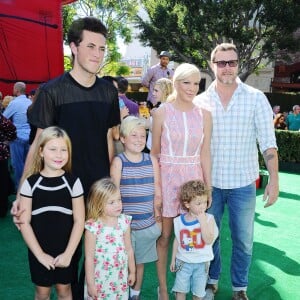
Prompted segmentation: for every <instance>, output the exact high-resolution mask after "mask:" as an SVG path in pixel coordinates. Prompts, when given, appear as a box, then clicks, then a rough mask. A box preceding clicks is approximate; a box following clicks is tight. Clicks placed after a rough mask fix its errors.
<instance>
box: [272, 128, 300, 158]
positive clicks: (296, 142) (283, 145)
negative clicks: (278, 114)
mask: <svg viewBox="0 0 300 300" xmlns="http://www.w3.org/2000/svg"><path fill="white" fill-rule="evenodd" d="M276 141H277V146H278V158H279V161H282V162H296V163H300V132H298V131H289V130H276Z"/></svg>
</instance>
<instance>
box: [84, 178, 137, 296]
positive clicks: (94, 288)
mask: <svg viewBox="0 0 300 300" xmlns="http://www.w3.org/2000/svg"><path fill="white" fill-rule="evenodd" d="M121 212H122V202H121V195H120V191H119V189H118V188H117V187H116V185H115V184H114V183H113V182H112V181H111V179H110V178H104V179H101V180H99V181H96V182H95V183H94V184H93V185H92V187H91V190H90V194H89V196H88V208H87V222H86V224H85V229H86V231H85V273H86V282H85V297H84V299H86V300H95V299H107V300H111V299H114V300H120V299H122V300H128V296H129V294H128V286H129V285H130V286H131V285H133V284H134V282H135V262H134V254H133V249H132V246H131V241H130V221H131V217H130V216H127V215H124V214H121Z"/></svg>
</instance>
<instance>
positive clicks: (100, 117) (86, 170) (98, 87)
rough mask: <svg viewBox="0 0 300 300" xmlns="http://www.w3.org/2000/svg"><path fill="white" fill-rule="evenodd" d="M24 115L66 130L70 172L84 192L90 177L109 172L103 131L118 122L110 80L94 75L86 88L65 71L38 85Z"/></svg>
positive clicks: (44, 125)
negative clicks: (71, 167)
mask: <svg viewBox="0 0 300 300" xmlns="http://www.w3.org/2000/svg"><path fill="white" fill-rule="evenodd" d="M28 118H29V122H30V123H31V124H32V125H34V126H36V127H37V128H41V129H45V128H47V127H49V126H59V127H61V128H63V129H65V130H66V132H67V133H68V135H69V136H70V138H71V141H72V166H73V173H74V174H75V175H77V176H79V178H80V180H81V182H82V184H83V188H84V193H85V196H86V195H87V194H88V190H89V188H90V186H91V185H92V184H93V182H94V181H96V180H98V179H100V178H103V177H105V176H109V157H108V146H107V131H108V129H109V128H111V127H113V126H116V125H118V124H119V123H120V110H119V104H118V93H117V90H116V89H115V88H114V86H112V84H111V83H109V82H107V81H105V80H103V79H101V78H98V77H97V79H96V82H95V84H94V85H93V86H91V87H88V88H87V87H84V86H81V85H80V84H79V83H78V82H77V81H75V80H74V79H73V77H72V76H71V75H70V74H69V73H65V74H64V75H62V76H60V77H58V78H55V79H53V80H51V81H49V82H48V83H46V84H44V85H43V86H42V87H41V88H40V91H39V94H38V97H37V99H36V101H35V103H34V105H33V106H32V109H31V111H30V113H29V116H28Z"/></svg>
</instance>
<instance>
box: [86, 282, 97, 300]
mask: <svg viewBox="0 0 300 300" xmlns="http://www.w3.org/2000/svg"><path fill="white" fill-rule="evenodd" d="M87 292H88V295H89V296H90V297H91V298H92V299H93V300H98V297H97V288H96V285H95V284H92V285H90V284H88V285H87Z"/></svg>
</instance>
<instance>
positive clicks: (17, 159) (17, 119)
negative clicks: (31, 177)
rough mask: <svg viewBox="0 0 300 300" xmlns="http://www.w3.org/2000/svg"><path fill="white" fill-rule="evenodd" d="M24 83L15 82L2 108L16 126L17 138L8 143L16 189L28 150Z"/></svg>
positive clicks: (26, 103) (26, 100)
mask: <svg viewBox="0 0 300 300" xmlns="http://www.w3.org/2000/svg"><path fill="white" fill-rule="evenodd" d="M25 92H26V84H25V83H24V82H16V83H15V85H14V88H13V95H14V96H15V97H16V98H14V99H13V100H12V101H11V102H10V103H9V104H8V106H7V108H6V109H5V110H4V112H3V115H4V116H5V117H6V118H7V119H10V120H11V121H12V122H13V123H14V125H15V126H16V128H17V138H16V139H15V140H14V141H12V142H11V143H10V145H9V146H10V154H11V163H12V167H13V170H14V181H15V188H16V190H17V188H18V185H19V181H20V178H21V176H22V173H23V169H24V164H25V159H26V155H27V152H28V150H29V142H28V140H29V133H30V126H29V123H28V121H27V109H28V106H29V105H31V103H32V102H31V100H30V99H28V98H27V97H26V95H25Z"/></svg>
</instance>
